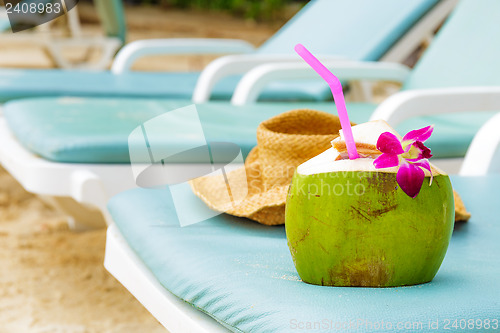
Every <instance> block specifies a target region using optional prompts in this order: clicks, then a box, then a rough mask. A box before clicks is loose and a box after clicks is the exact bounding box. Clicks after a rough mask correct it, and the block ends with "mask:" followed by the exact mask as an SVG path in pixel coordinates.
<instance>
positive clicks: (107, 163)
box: [0, 16, 500, 212]
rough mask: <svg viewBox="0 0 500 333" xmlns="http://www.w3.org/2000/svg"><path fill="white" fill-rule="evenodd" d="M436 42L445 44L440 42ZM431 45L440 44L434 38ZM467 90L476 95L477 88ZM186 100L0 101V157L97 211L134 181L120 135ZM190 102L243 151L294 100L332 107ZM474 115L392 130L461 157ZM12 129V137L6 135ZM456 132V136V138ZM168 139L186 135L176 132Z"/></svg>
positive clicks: (362, 108) (49, 191)
mask: <svg viewBox="0 0 500 333" xmlns="http://www.w3.org/2000/svg"><path fill="white" fill-rule="evenodd" d="M458 19H460V16H458ZM456 20H457V19H455V20H454V21H455V22H456ZM458 23H460V22H458ZM453 25H454V23H453V22H451V23H450V22H449V23H448V24H447V25H446V27H445V30H446V29H449V28H448V26H451V29H453ZM485 25H487V22H486V23H485ZM445 42H446V40H445ZM444 46H445V47H448V43H446V44H445V45H444ZM432 47H433V48H439V47H440V46H439V43H438V44H437V45H434V46H432ZM425 57H426V56H424V58H425ZM423 60H424V59H423ZM466 60H470V59H466ZM350 66H351V67H353V68H354V69H355V70H356V73H358V74H359V73H360V71H359V64H357V63H351V62H342V63H340V62H339V63H337V64H336V65H335V66H334V67H335V70H338V69H339V68H342V70H345V72H344V74H345V75H346V78H347V77H349V78H353V77H352V76H349V75H348V74H349V72H348V71H349V70H350ZM371 66H372V68H371V69H373V70H371V69H370V67H369V66H367V65H366V64H365V67H364V77H366V75H367V74H370V73H371V74H373V75H375V74H376V77H378V78H386V79H387V78H390V79H392V80H395V79H397V78H399V79H402V78H406V77H407V72H408V71H407V70H406V69H404V68H403V67H401V66H400V65H396V64H371ZM380 67H382V68H383V70H382V71H381V70H380ZM389 69H390V70H389ZM382 74H383V75H382ZM414 74H418V71H415V72H413V74H412V75H414ZM373 75H372V78H373V77H374V76H373ZM340 77H342V75H340ZM358 77H359V78H362V76H360V75H359V76H358ZM354 78H356V77H354ZM497 93H498V92H497ZM474 96H476V98H478V97H477V96H480V94H476V95H474ZM489 102H490V103H487V102H484V101H482V102H481V107H480V108H481V109H486V110H488V109H489V110H495V108H496V109H500V104H498V101H497V102H496V103H495V100H493V99H492V100H490V101H489ZM187 104H189V102H186V101H167V100H139V99H135V100H134V99H128V100H124V99H78V98H61V99H57V100H54V99H50V98H48V99H34V100H26V101H19V102H17V101H16V102H10V103H8V104H7V105H6V107H5V117H6V120H7V121H8V122H9V126H7V124H6V122H5V120H2V123H0V126H1V127H0V135H1V138H0V139H1V140H2V142H3V145H2V146H1V147H0V161H1V163H2V164H3V165H4V166H5V167H6V168H7V170H8V171H9V172H11V173H12V174H13V175H14V177H15V178H16V179H17V180H18V181H19V182H20V183H21V184H22V185H23V186H24V187H25V188H26V189H28V190H29V191H31V192H34V193H38V194H45V195H54V196H69V197H72V198H74V199H75V200H76V201H78V202H82V203H88V204H91V205H94V206H96V207H98V208H99V209H101V210H102V211H104V212H105V211H106V209H105V205H106V202H107V200H108V198H109V197H111V196H113V195H114V194H117V193H119V192H121V191H123V190H126V189H128V188H131V187H134V186H135V180H134V178H133V176H132V170H131V168H130V165H129V164H128V163H129V149H128V141H127V138H128V135H129V134H130V133H131V132H132V131H133V130H134V129H135V128H136V127H137V126H140V125H141V123H143V122H144V121H147V120H149V119H151V118H154V117H155V116H158V115H161V114H162V113H165V112H167V111H169V110H173V109H176V108H179V107H182V106H185V105H187ZM197 107H198V112H199V114H200V119H201V122H202V124H203V125H204V126H205V135H206V139H207V141H209V142H211V141H231V142H233V143H235V144H237V145H238V146H240V147H241V150H242V153H243V155H244V156H246V154H248V152H249V151H250V149H251V148H252V147H253V146H254V145H255V143H256V141H255V129H256V127H257V125H258V124H259V123H260V122H261V121H263V120H264V119H267V118H269V117H271V116H272V115H275V114H277V113H280V112H283V111H286V110H290V109H296V108H300V107H307V108H315V109H320V110H325V111H332V110H333V108H334V106H333V105H332V104H331V103H323V104H321V103H259V104H258V105H252V104H249V105H245V106H240V107H234V106H231V105H229V104H228V103H225V102H209V103H202V104H198V105H197ZM474 107H475V106H474ZM375 109H376V105H374V104H366V103H352V104H350V105H349V110H350V114H351V119H352V120H353V121H355V122H364V121H366V120H368V119H369V118H370V115H371V114H372V113H373V111H374V110H375ZM478 115H479V116H478V117H476V118H473V121H472V120H470V119H469V118H470V115H461V116H459V117H458V118H457V120H456V121H454V122H450V121H449V119H447V118H446V116H442V115H438V116H432V117H430V118H426V117H422V118H418V119H411V120H408V121H407V122H405V123H403V124H401V125H400V126H399V127H398V129H399V130H400V132H402V133H404V132H406V131H407V130H409V129H413V128H419V127H424V126H426V125H428V124H429V123H436V126H437V131H436V133H437V134H436V135H434V136H433V137H432V138H431V140H430V141H429V142H430V145H431V148H432V150H433V153H434V154H435V156H436V157H438V158H439V157H443V158H445V157H457V156H459V157H460V156H462V157H463V155H464V154H465V150H466V149H467V145H468V144H469V142H470V140H471V139H472V136H473V135H474V134H475V132H476V131H477V129H478V128H479V127H480V125H481V124H482V123H483V122H484V121H485V120H486V119H487V118H488V117H490V116H491V114H489V113H485V114H483V113H478ZM228 124H229V126H228ZM9 127H10V129H9ZM89 131H90V132H89ZM12 133H14V135H15V136H16V137H17V139H18V140H19V141H17V140H16V139H14V137H13V136H12ZM457 133H459V136H460V138H458V139H457ZM176 140H178V142H188V141H189V139H188V138H187V137H186V136H183V135H179V137H178V138H176ZM25 147H27V148H28V149H26V148H25ZM32 152H35V153H36V154H33V153H32ZM450 155H451V156H450ZM61 162H64V163H61ZM191 162H196V161H191ZM198 162H199V161H198Z"/></svg>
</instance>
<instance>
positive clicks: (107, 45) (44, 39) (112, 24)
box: [0, 0, 126, 89]
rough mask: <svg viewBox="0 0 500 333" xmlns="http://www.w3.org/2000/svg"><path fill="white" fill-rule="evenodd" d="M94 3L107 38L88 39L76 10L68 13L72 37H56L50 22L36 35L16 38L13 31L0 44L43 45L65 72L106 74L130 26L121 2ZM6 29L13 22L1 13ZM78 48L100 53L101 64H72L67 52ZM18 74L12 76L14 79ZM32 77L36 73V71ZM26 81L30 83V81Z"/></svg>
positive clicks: (104, 0) (0, 20) (0, 37)
mask: <svg viewBox="0 0 500 333" xmlns="http://www.w3.org/2000/svg"><path fill="white" fill-rule="evenodd" d="M94 3H95V6H96V9H97V13H98V15H99V17H100V20H101V23H102V27H103V30H104V32H105V35H106V36H96V37H89V36H84V35H83V34H82V30H81V27H80V20H79V17H78V9H77V8H78V7H77V6H74V7H73V8H71V9H70V10H69V11H67V12H66V15H67V24H68V30H69V32H70V36H69V37H61V36H58V35H56V34H55V33H53V31H51V30H50V25H51V23H52V22H47V23H45V24H42V25H40V26H38V27H36V29H35V30H36V31H35V32H28V33H25V32H20V33H15V34H12V32H11V31H10V32H9V33H5V34H3V35H0V42H2V43H9V44H12V43H21V44H30V45H40V46H41V47H43V48H44V50H46V54H47V55H48V56H49V57H50V59H51V60H52V62H53V63H54V65H56V66H57V67H60V68H64V69H70V68H79V69H93V70H102V69H104V68H107V67H108V66H109V64H110V61H111V59H112V58H113V57H114V55H115V53H116V51H118V49H119V48H120V47H121V46H122V45H123V44H124V43H125V35H126V25H125V15H124V12H123V4H122V1H120V0H95V1H94ZM2 26H4V28H5V29H7V28H10V23H9V20H8V18H7V15H6V13H4V12H2V13H0V31H3V30H5V29H2ZM9 30H10V29H9ZM74 47H80V48H81V47H84V48H85V49H86V50H92V49H96V50H99V52H100V55H99V58H98V59H97V61H92V62H88V59H86V58H84V59H83V60H81V61H80V62H77V63H75V62H72V61H69V60H68V59H67V58H66V57H65V56H64V54H63V53H64V52H63V51H64V50H65V49H69V48H74ZM87 54H88V52H87ZM28 72H29V71H28ZM28 72H27V73H28ZM14 73H15V72H12V73H10V74H11V75H14ZM32 73H36V71H35V72H32ZM0 76H1V74H0ZM25 79H26V80H27V81H28V82H29V77H26V78H25ZM32 79H38V80H44V79H50V77H44V76H43V75H42V76H39V77H35V78H33V77H32ZM16 82H17V81H16ZM11 83H13V82H11ZM19 84H21V86H20V87H18V89H23V88H22V83H21V82H19Z"/></svg>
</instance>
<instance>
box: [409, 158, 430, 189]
mask: <svg viewBox="0 0 500 333" xmlns="http://www.w3.org/2000/svg"><path fill="white" fill-rule="evenodd" d="M413 165H415V166H418V167H421V168H424V169H427V170H429V173H430V174H431V180H430V182H429V186H431V185H432V180H433V179H434V175H433V174H432V170H431V164H430V163H429V161H428V160H427V159H423V160H420V161H417V162H414V163H413Z"/></svg>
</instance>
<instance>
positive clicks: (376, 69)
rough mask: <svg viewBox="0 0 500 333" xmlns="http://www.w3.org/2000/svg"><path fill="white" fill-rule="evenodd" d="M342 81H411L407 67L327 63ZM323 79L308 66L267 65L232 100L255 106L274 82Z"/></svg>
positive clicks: (244, 81) (247, 77) (241, 84)
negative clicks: (260, 96) (263, 91)
mask: <svg viewBox="0 0 500 333" xmlns="http://www.w3.org/2000/svg"><path fill="white" fill-rule="evenodd" d="M324 65H325V66H326V67H328V68H329V69H330V70H331V71H332V72H333V73H334V74H335V75H336V76H337V77H338V78H339V79H340V80H363V79H365V80H387V81H397V82H403V81H404V80H406V78H407V77H408V74H409V72H410V70H409V69H408V67H406V66H404V65H401V64H395V63H381V62H359V61H350V60H337V61H325V62H324ZM291 79H300V80H307V79H318V80H320V79H321V78H320V77H319V76H318V74H317V73H316V72H315V71H314V70H312V68H310V67H309V66H308V65H307V64H305V63H303V62H300V63H296V64H266V65H261V66H258V67H256V68H254V69H253V70H251V71H250V72H248V73H247V74H246V75H245V76H244V77H243V78H242V79H241V80H240V82H239V83H238V86H237V87H236V90H235V92H234V94H233V98H232V99H231V103H233V104H235V105H244V104H248V103H253V102H255V101H256V100H257V98H258V97H259V95H260V93H261V92H262V90H263V89H264V88H265V87H266V86H267V85H268V84H269V83H270V82H272V81H276V80H291Z"/></svg>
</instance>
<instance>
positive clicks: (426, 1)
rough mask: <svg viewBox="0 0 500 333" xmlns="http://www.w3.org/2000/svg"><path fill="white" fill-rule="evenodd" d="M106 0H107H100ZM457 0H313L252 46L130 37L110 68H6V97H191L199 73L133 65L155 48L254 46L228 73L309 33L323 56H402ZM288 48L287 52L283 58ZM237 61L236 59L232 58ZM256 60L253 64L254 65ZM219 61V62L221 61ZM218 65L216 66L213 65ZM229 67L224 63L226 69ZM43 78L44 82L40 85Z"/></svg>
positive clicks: (2, 75)
mask: <svg viewBox="0 0 500 333" xmlns="http://www.w3.org/2000/svg"><path fill="white" fill-rule="evenodd" d="M105 2H107V0H105V1H103V2H102V3H105ZM453 4H454V1H444V3H441V2H440V1H437V0H416V1H412V2H411V3H410V2H406V3H404V2H401V1H397V0H383V1H379V2H377V3H374V2H372V1H367V0H356V1H349V2H344V1H340V0H335V1H332V0H317V1H311V2H310V3H309V4H308V5H306V6H305V8H303V9H302V10H301V11H300V12H299V14H297V15H296V16H295V17H294V18H292V19H291V20H290V21H289V22H288V23H287V24H286V25H285V26H284V27H283V28H282V29H281V30H280V31H279V32H278V33H276V34H275V35H274V36H273V37H272V38H271V39H270V40H268V42H266V43H265V44H264V45H262V46H261V47H259V48H258V49H257V50H253V47H252V46H251V45H250V44H248V43H246V42H242V41H235V40H219V39H180V40H179V39H171V40H168V39H167V40H146V41H137V42H133V43H130V44H129V45H127V46H125V47H124V48H123V49H122V50H121V51H120V52H119V54H118V55H117V57H116V61H115V63H114V64H113V66H112V70H111V71H102V72H88V71H62V70H36V71H34V70H7V69H4V70H0V102H1V101H7V100H10V99H15V98H20V97H36V96H68V95H70V96H119V97H158V98H185V99H190V98H191V97H192V95H193V91H194V88H195V85H196V82H197V79H198V77H199V75H200V74H199V73H194V72H185V73H179V72H171V73H147V72H131V71H130V66H131V64H132V62H133V61H135V60H136V59H137V58H138V57H141V56H146V55H151V54H189V53H191V54H200V53H201V54H206V53H213V54H228V53H249V52H252V54H254V55H257V56H259V57H251V58H250V59H247V58H246V57H244V58H241V59H240V58H236V59H235V58H229V59H227V61H226V62H228V63H227V64H224V67H225V68H230V71H229V72H227V71H226V73H225V75H226V76H227V75H231V74H238V72H239V71H243V72H244V71H246V70H248V67H249V66H251V65H255V63H256V62H258V61H260V62H264V61H271V60H273V61H287V60H288V61H290V57H292V56H293V58H292V59H296V58H295V57H294V55H293V50H292V47H293V43H294V41H295V40H296V39H297V38H300V39H302V40H309V41H311V43H313V44H314V45H315V46H316V47H317V52H318V53H320V54H321V55H329V56H337V57H338V56H341V57H347V58H351V59H355V60H366V61H372V60H373V61H374V60H379V59H381V58H382V57H384V56H385V57H387V59H388V60H393V61H402V60H404V58H405V57H406V56H407V55H408V54H409V53H411V52H412V50H414V49H415V48H416V47H417V46H418V45H419V44H420V43H421V41H422V40H423V39H425V38H426V37H428V36H429V35H430V34H431V33H432V31H433V29H435V28H436V27H437V26H438V25H439V24H440V23H441V22H442V20H443V19H444V18H445V17H446V15H447V14H448V13H449V11H450V10H451V9H452V7H453ZM336 8H340V9H341V10H342V12H343V13H344V15H343V16H341V17H339V18H338V19H337V20H336V22H335V25H336V26H337V27H338V28H339V29H341V28H342V29H343V30H342V31H343V33H341V34H332V33H330V31H331V29H332V26H333V25H332V22H331V13H332V12H333V11H334V10H335V9H336ZM277 55H282V56H283V57H279V58H278V57H277ZM235 62H236V66H234V63H235ZM249 63H250V64H249ZM218 64H219V65H220V62H218ZM212 68H213V67H212ZM222 72H224V71H223V70H221V72H220V73H222ZM219 79H220V82H219V84H218V85H217V86H216V87H215V88H214V89H213V92H212V97H213V98H217V99H226V100H227V99H229V98H230V96H231V94H232V92H233V90H234V86H235V84H236V82H237V79H238V78H237V77H236V78H235V77H232V76H230V77H226V78H225V79H222V78H219ZM40 82H44V84H40ZM327 96H328V90H327V89H326V88H325V87H324V85H322V84H318V83H314V82H313V83H312V84H311V85H309V88H308V89H307V90H306V89H304V87H303V86H301V85H300V84H297V83H290V82H289V83H286V82H285V83H282V84H276V85H275V86H274V88H272V87H271V88H269V91H268V92H267V95H266V96H265V97H267V98H272V99H278V98H279V99H290V98H293V99H294V100H296V99H312V100H324V99H325V98H327Z"/></svg>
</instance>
